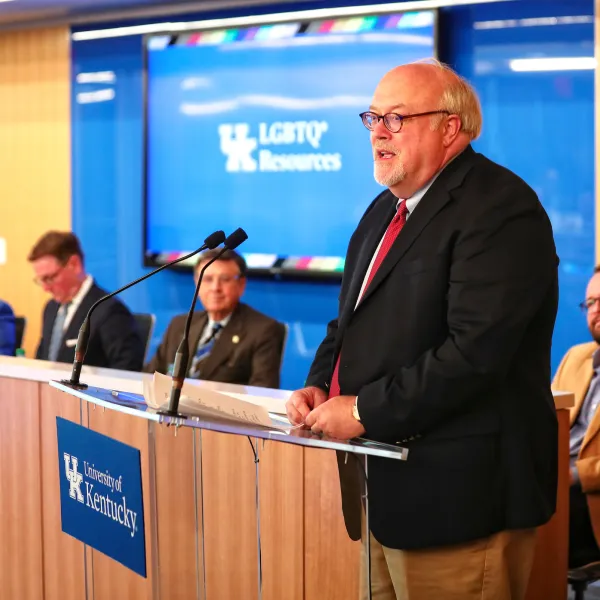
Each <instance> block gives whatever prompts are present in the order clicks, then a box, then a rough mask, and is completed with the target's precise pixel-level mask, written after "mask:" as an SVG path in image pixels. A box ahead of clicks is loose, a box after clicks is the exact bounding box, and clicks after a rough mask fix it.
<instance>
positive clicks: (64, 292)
mask: <svg viewBox="0 0 600 600" xmlns="http://www.w3.org/2000/svg"><path fill="white" fill-rule="evenodd" d="M28 260H29V262H30V263H31V264H32V266H33V270H34V272H35V282H36V283H37V284H38V285H40V286H41V287H42V288H43V289H44V291H46V292H48V293H50V294H52V300H50V301H49V302H48V303H47V304H46V306H45V308H44V318H43V325H42V338H41V340H40V343H39V346H38V349H37V353H36V358H39V359H42V360H52V361H56V362H66V363H70V362H73V358H74V356H75V344H76V342H77V334H78V333H79V328H80V327H81V324H82V323H83V320H84V319H85V316H86V315H87V312H88V310H89V309H90V308H91V306H92V305H93V304H94V303H95V302H96V301H97V300H99V299H100V298H102V297H103V296H105V295H106V294H107V293H108V292H106V291H105V290H103V289H102V288H100V287H99V286H97V285H96V284H95V283H94V280H93V278H92V276H91V275H87V274H86V272H85V268H84V257H83V252H82V251H81V246H80V244H79V240H78V239H77V237H76V236H75V234H73V233H70V232H60V231H50V232H48V233H46V234H45V235H43V236H42V237H41V238H40V239H39V240H38V242H37V243H36V244H35V246H34V247H33V249H32V250H31V252H30V253H29V256H28ZM143 363H144V344H143V342H142V339H141V336H140V334H139V332H138V328H137V324H136V322H135V319H134V317H133V315H132V314H131V313H130V312H129V309H128V308H127V307H126V306H125V305H124V304H123V303H122V302H121V301H120V300H118V299H117V298H110V299H109V300H107V301H106V302H103V303H102V304H100V305H99V306H98V308H97V309H96V310H95V311H94V314H93V316H92V318H91V323H90V338H89V344H88V348H87V353H86V355H85V362H84V364H86V365H90V366H94V367H107V368H111V369H125V370H129V371H139V370H140V369H141V368H142V365H143Z"/></svg>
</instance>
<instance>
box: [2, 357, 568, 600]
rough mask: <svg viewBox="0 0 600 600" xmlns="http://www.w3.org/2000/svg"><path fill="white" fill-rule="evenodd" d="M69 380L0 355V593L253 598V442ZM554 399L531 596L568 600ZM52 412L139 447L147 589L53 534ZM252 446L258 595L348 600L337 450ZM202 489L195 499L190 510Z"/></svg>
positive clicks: (88, 371)
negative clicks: (167, 418) (152, 415)
mask: <svg viewBox="0 0 600 600" xmlns="http://www.w3.org/2000/svg"><path fill="white" fill-rule="evenodd" d="M69 372H70V366H69V365H58V364H53V363H47V362H42V361H33V360H28V359H16V358H8V357H0V410H1V411H2V415H3V418H2V419H1V420H0V477H1V480H2V483H3V485H2V490H1V491H0V536H1V538H0V539H2V542H3V543H2V545H1V550H0V553H1V560H0V594H1V595H2V597H7V598H19V600H41V599H52V600H80V599H83V598H90V599H91V598H93V599H94V600H105V599H106V600H109V599H110V600H112V599H113V598H122V597H123V598H125V597H126V598H128V599H131V600H137V599H145V600H154V599H156V598H160V599H161V600H165V599H166V600H178V599H182V600H183V599H185V600H188V599H190V598H202V599H207V600H208V599H210V600H212V599H213V598H218V599H219V600H229V599H231V600H233V599H235V600H238V599H244V600H246V599H248V600H255V599H256V600H258V597H259V592H258V586H257V581H258V576H259V573H258V564H259V563H258V545H257V528H256V519H255V510H256V497H255V494H256V488H255V476H256V467H255V462H254V455H253V449H252V447H251V445H250V444H249V443H248V440H247V439H246V438H244V437H240V436H237V435H228V434H226V433H220V432H216V431H206V430H205V431H200V430H198V429H195V428H193V427H174V426H167V425H166V424H160V423H158V422H154V421H153V422H152V423H151V426H150V427H149V426H148V425H149V421H148V420H146V419H142V418H139V416H134V415H133V414H129V413H128V412H126V411H125V412H122V411H116V410H110V409H106V408H104V407H102V406H101V405H100V404H89V403H87V402H85V401H82V400H80V399H79V398H76V397H75V396H72V395H68V394H65V393H64V392H62V391H60V390H58V389H55V388H53V387H51V386H50V385H49V384H48V381H50V380H58V379H62V378H68V374H69ZM146 377H149V376H148V375H143V374H136V373H129V372H121V371H113V370H105V369H94V368H84V371H83V376H82V380H84V381H85V382H86V383H88V384H89V385H91V386H97V387H103V388H108V389H109V390H120V391H124V392H131V393H141V391H142V381H143V379H144V378H146ZM199 385H205V386H207V387H210V388H212V389H221V390H224V391H234V392H237V393H247V394H250V395H252V394H258V395H262V396H264V395H269V396H271V397H272V398H275V399H278V400H279V401H281V402H285V399H286V398H287V396H288V395H289V392H284V391H279V390H263V389H260V390H257V389H252V388H244V387H242V386H228V385H222V384H214V383H208V382H200V383H199ZM555 401H556V405H557V409H558V415H559V436H560V440H559V452H560V459H559V462H560V464H559V468H560V474H559V495H558V499H559V502H558V510H557V512H556V514H555V515H554V517H553V518H552V519H551V521H550V522H549V523H548V524H547V525H545V526H544V527H542V528H540V530H539V543H538V549H537V554H536V559H535V564H534V571H533V573H532V577H531V581H530V590H529V594H528V599H529V600H553V599H556V600H558V599H559V598H560V600H564V598H565V597H566V570H567V543H568V486H569V482H568V432H569V422H568V410H567V409H568V408H569V407H570V406H572V404H573V396H572V394H567V393H564V394H562V393H557V394H555ZM57 416H61V417H63V418H65V419H69V420H71V421H74V422H76V423H81V424H83V425H84V426H86V427H89V428H91V429H94V430H95V431H97V432H99V433H103V434H105V435H108V436H110V437H112V438H114V439H117V440H120V441H122V442H124V443H126V444H129V445H131V446H134V447H136V448H139V449H140V451H141V455H142V485H143V491H144V502H145V507H144V513H145V526H146V547H147V565H148V577H147V579H144V578H142V577H140V576H139V575H136V574H135V573H134V572H132V571H130V570H128V569H127V568H125V567H123V566H122V565H121V564H119V563H117V562H115V561H113V560H111V559H109V558H108V557H106V556H104V555H103V554H101V553H100V552H97V551H95V550H92V549H91V548H89V547H85V546H84V545H83V544H82V543H81V542H79V541H77V540H75V539H74V538H71V537H70V536H68V535H66V534H64V533H63V532H62V531H61V525H60V502H59V489H58V487H59V484H58V481H59V479H58V478H59V464H58V456H57V446H56V417H57ZM255 447H256V450H257V453H258V458H259V460H260V469H259V480H260V508H261V520H260V533H261V554H262V561H261V562H262V597H263V598H264V599H268V600H284V599H285V600H322V599H323V598H327V600H348V599H353V598H356V597H357V593H358V592H357V590H358V568H359V551H360V544H359V543H357V542H352V541H350V540H349V538H348V537H347V535H346V532H345V528H344V524H343V518H342V515H341V506H340V497H339V489H338V477H337V467H336V461H335V455H334V454H333V452H331V451H330V450H324V449H317V448H311V447H306V446H298V445H292V444H281V443H278V442H274V441H271V440H264V441H262V440H259V441H258V443H257V444H255ZM151 457H153V458H152V463H153V464H151ZM200 465H201V468H199V467H200ZM200 491H202V492H203V502H202V503H198V502H197V499H198V493H199V492H200ZM153 511H154V515H153ZM152 524H155V525H156V527H155V529H154V530H153V528H152V527H151V525H152ZM86 574H93V576H88V577H86Z"/></svg>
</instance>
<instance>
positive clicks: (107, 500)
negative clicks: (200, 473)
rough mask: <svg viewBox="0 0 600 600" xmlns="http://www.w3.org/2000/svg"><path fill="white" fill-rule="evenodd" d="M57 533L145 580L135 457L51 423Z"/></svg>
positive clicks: (68, 424)
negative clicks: (54, 446) (58, 511)
mask: <svg viewBox="0 0 600 600" xmlns="http://www.w3.org/2000/svg"><path fill="white" fill-rule="evenodd" d="M56 433H57V438H58V465H59V468H58V471H59V481H60V509H61V517H62V530H63V531H64V532H65V533H68V534H69V535H72V536H73V537H74V538H77V539H78V540H80V541H82V542H83V543H84V544H87V545H88V546H91V547H92V548H95V549H96V550H99V551H100V552H102V553H104V554H106V555H107V556H110V557H111V558H113V559H114V560H116V561H118V562H120V563H121V564H123V565H125V566H126V567H128V568H129V569H131V570H132V571H135V572H136V573H138V574H139V575H141V576H142V577H146V545H145V535H144V508H143V502H142V473H141V462H140V451H139V450H138V449H137V448H133V447H132V446H128V445H127V444H123V443H121V442H118V441H117V440H113V439H112V438H109V437H107V436H105V435H101V434H99V433H96V432H95V431H92V430H90V429H87V428H86V427H82V426H81V425H77V424H76V423H73V422H72V421H67V420H66V419H62V418H60V417H57V418H56Z"/></svg>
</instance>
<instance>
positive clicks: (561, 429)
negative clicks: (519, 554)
mask: <svg viewBox="0 0 600 600" xmlns="http://www.w3.org/2000/svg"><path fill="white" fill-rule="evenodd" d="M556 414H557V416H558V494H557V498H556V512H555V513H554V515H553V516H552V518H551V519H550V521H548V523H546V524H545V525H544V526H543V527H540V528H539V529H538V531H537V540H536V552H535V557H534V560H533V568H532V570H531V577H530V579H529V587H528V589H527V597H526V600H565V598H566V597H567V578H566V573H567V565H568V560H569V543H568V542H569V485H570V481H569V411H568V410H566V409H562V410H558V411H556Z"/></svg>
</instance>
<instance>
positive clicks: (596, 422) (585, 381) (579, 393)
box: [571, 356, 600, 455]
mask: <svg viewBox="0 0 600 600" xmlns="http://www.w3.org/2000/svg"><path fill="white" fill-rule="evenodd" d="M593 375H594V366H593V356H589V358H587V359H586V360H585V361H584V362H583V363H582V365H581V369H580V373H579V376H578V377H577V381H576V383H575V385H574V386H573V387H574V389H573V392H574V394H575V406H574V407H573V409H571V417H573V419H572V421H571V423H573V421H574V420H575V418H576V416H577V415H578V414H579V411H580V410H581V408H582V406H583V402H584V400H585V397H586V395H587V393H588V390H589V388H590V383H591V381H592V377H593ZM575 409H577V412H576V413H575ZM598 431H600V410H596V412H595V413H594V416H593V417H592V420H591V422H590V424H589V426H588V428H587V431H586V432H585V437H584V438H583V442H582V444H581V449H580V450H579V455H581V453H582V452H583V450H584V448H585V447H586V446H587V445H588V444H589V442H590V441H591V440H593V439H594V437H595V436H596V435H597V433H598Z"/></svg>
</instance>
